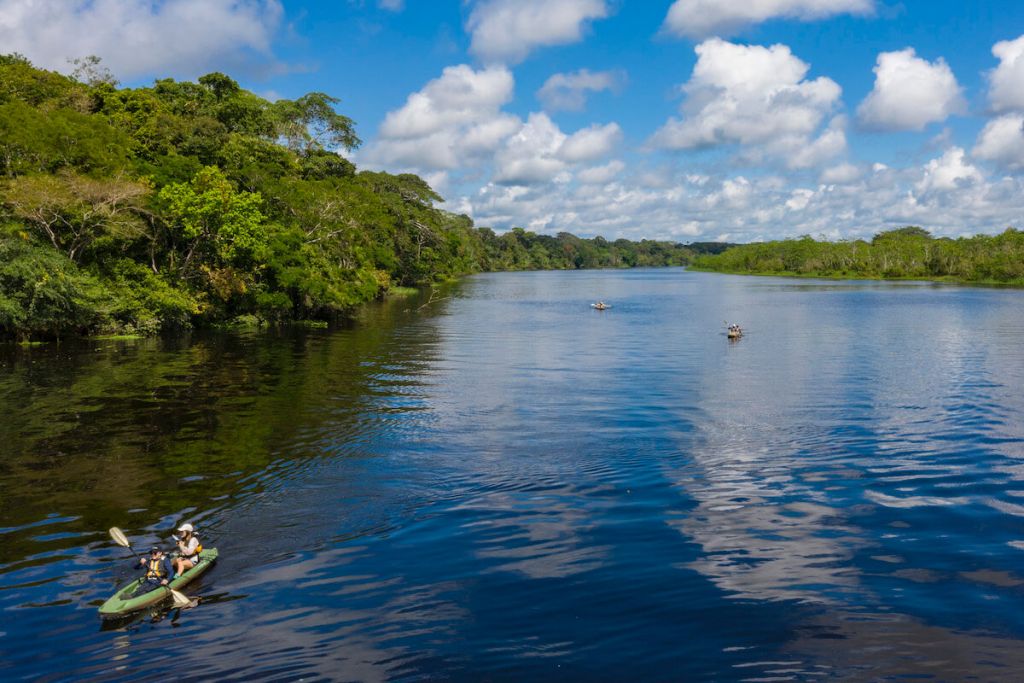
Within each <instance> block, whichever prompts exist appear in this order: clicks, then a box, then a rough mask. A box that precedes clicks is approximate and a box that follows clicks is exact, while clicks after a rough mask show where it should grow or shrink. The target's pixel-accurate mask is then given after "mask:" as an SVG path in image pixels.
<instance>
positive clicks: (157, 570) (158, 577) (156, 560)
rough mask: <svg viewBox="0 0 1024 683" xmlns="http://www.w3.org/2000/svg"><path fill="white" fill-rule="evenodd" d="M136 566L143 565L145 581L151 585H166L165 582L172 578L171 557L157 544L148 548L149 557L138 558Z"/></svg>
mask: <svg viewBox="0 0 1024 683" xmlns="http://www.w3.org/2000/svg"><path fill="white" fill-rule="evenodd" d="M138 566H139V567H145V569H146V583H148V584H152V585H153V586H166V585H167V582H168V581H170V580H171V579H173V578H174V574H173V572H174V568H173V567H172V566H171V558H169V557H167V555H165V554H164V551H162V550H160V548H158V547H157V546H153V547H152V548H150V550H149V557H140V558H139V564H138Z"/></svg>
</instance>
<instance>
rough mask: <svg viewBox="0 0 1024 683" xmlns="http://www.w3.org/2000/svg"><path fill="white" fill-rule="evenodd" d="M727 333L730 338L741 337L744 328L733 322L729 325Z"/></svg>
mask: <svg viewBox="0 0 1024 683" xmlns="http://www.w3.org/2000/svg"><path fill="white" fill-rule="evenodd" d="M725 334H726V336H727V337H729V339H739V338H740V337H742V336H743V328H741V327H740V326H739V325H737V324H736V323H732V324H730V325H729V327H728V329H727V331H726V333H725Z"/></svg>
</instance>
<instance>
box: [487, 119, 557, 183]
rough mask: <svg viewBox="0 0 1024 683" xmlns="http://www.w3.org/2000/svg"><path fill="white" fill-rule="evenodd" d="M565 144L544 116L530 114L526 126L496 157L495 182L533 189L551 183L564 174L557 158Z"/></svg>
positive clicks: (554, 127) (555, 128)
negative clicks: (535, 186) (550, 181)
mask: <svg viewBox="0 0 1024 683" xmlns="http://www.w3.org/2000/svg"><path fill="white" fill-rule="evenodd" d="M566 140H567V137H566V135H565V133H563V132H562V131H561V130H559V128H558V126H556V125H555V124H554V122H553V121H552V120H551V119H549V118H548V116H547V114H543V113H541V114H530V118H529V119H528V120H527V121H526V124H525V125H524V126H523V127H522V128H520V129H519V131H518V132H516V133H515V135H513V136H512V137H510V138H509V139H508V140H507V141H506V143H505V145H504V146H503V147H502V148H501V149H500V150H498V153H497V154H496V155H495V159H494V164H495V171H494V182H496V183H499V184H505V185H533V184H536V183H541V182H546V181H549V180H552V179H554V178H555V177H556V176H558V175H559V174H561V173H563V172H564V171H565V170H566V167H567V165H566V163H565V160H563V159H562V158H560V157H559V156H558V152H559V150H560V149H561V148H562V145H563V143H565V141H566Z"/></svg>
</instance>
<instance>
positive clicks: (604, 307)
mask: <svg viewBox="0 0 1024 683" xmlns="http://www.w3.org/2000/svg"><path fill="white" fill-rule="evenodd" d="M590 307H591V308H596V309H597V310H599V311H604V310H607V309H609V308H611V305H610V304H606V303H604V302H600V301H599V302H598V303H596V304H590Z"/></svg>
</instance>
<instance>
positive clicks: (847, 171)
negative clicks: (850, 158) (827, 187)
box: [821, 163, 864, 184]
mask: <svg viewBox="0 0 1024 683" xmlns="http://www.w3.org/2000/svg"><path fill="white" fill-rule="evenodd" d="M863 175H864V172H863V171H862V170H861V169H860V168H859V167H857V166H854V165H853V164H849V163H842V164H839V165H837V166H832V167H830V168H826V169H825V170H824V171H822V172H821V182H823V183H839V184H845V183H852V182H853V181H855V180H858V179H860V177H861V176H863Z"/></svg>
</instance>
